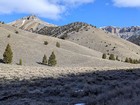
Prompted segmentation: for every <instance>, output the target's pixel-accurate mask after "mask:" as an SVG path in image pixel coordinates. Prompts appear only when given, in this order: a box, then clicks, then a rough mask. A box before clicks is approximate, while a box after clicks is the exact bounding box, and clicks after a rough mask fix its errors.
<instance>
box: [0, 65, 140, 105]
mask: <svg viewBox="0 0 140 105" xmlns="http://www.w3.org/2000/svg"><path fill="white" fill-rule="evenodd" d="M139 68H140V67H136V66H135V67H133V66H132V67H127V68H126V67H124V68H122V67H121V68H119V67H118V68H109V67H108V68H93V67H81V68H78V67H73V68H70V67H65V68H64V67H27V66H26V67H24V66H14V65H3V64H0V105H75V104H77V103H84V104H83V105H139V104H140V100H139V98H140V69H139Z"/></svg>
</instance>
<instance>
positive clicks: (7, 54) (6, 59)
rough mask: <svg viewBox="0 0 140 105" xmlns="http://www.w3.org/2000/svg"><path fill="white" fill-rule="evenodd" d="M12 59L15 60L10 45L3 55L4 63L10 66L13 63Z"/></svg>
mask: <svg viewBox="0 0 140 105" xmlns="http://www.w3.org/2000/svg"><path fill="white" fill-rule="evenodd" d="M12 58H13V52H12V50H11V46H10V45H9V44H8V45H7V47H6V49H5V52H4V54H3V62H4V63H6V64H10V63H12Z"/></svg>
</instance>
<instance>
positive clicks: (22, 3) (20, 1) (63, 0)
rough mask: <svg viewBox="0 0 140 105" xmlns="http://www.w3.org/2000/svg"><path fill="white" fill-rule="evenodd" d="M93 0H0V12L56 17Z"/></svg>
mask: <svg viewBox="0 0 140 105" xmlns="http://www.w3.org/2000/svg"><path fill="white" fill-rule="evenodd" d="M93 2H94V0H0V14H13V13H26V14H35V15H39V16H41V17H46V18H50V19H58V18H60V17H61V15H62V14H64V13H66V12H68V10H69V9H71V8H73V7H77V6H79V5H84V4H88V3H93Z"/></svg>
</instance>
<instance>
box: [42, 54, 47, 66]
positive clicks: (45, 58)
mask: <svg viewBox="0 0 140 105" xmlns="http://www.w3.org/2000/svg"><path fill="white" fill-rule="evenodd" d="M42 64H44V65H46V64H47V56H46V55H44V57H43V59H42Z"/></svg>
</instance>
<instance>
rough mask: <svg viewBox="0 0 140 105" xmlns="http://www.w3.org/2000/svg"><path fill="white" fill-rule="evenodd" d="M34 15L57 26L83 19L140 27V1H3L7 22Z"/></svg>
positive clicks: (0, 15)
mask: <svg viewBox="0 0 140 105" xmlns="http://www.w3.org/2000/svg"><path fill="white" fill-rule="evenodd" d="M30 14H35V15H37V16H39V17H40V18H41V19H42V20H44V21H47V22H49V23H53V24H56V25H64V24H68V23H71V22H75V21H82V22H86V23H89V24H92V25H95V26H97V27H102V26H120V27H124V26H140V21H139V20H140V0H22V1H20V0H11V2H10V1H9V0H1V1H0V20H1V21H5V22H6V23H8V22H11V21H14V20H17V19H19V18H21V17H24V16H27V15H30Z"/></svg>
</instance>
